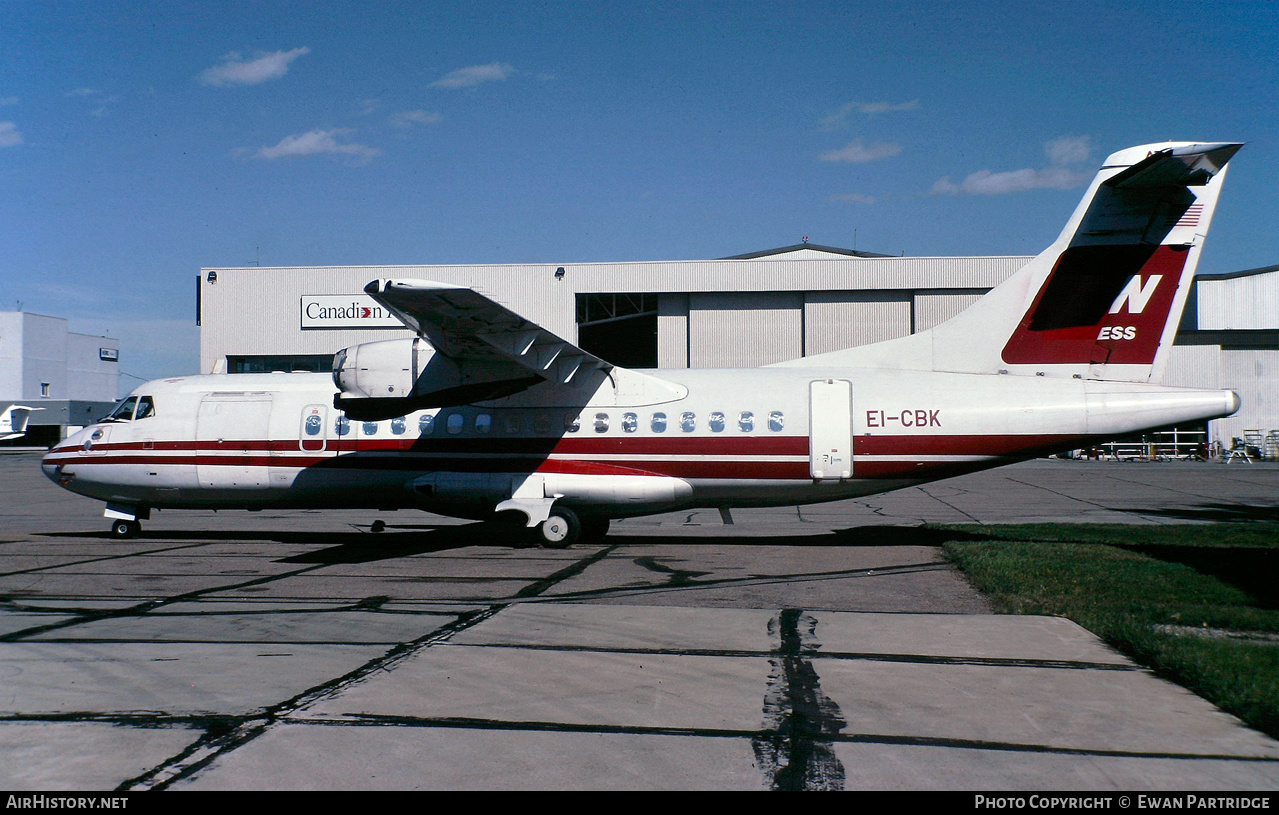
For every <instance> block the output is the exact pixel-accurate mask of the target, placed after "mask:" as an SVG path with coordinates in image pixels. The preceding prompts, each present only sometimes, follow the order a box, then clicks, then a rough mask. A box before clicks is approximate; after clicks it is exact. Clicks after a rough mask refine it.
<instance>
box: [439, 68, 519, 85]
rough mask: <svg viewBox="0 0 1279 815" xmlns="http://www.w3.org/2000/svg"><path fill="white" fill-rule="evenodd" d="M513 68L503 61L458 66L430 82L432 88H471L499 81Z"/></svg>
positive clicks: (511, 72) (508, 74)
mask: <svg viewBox="0 0 1279 815" xmlns="http://www.w3.org/2000/svg"><path fill="white" fill-rule="evenodd" d="M513 73H515V69H514V68H512V67H511V66H510V65H507V64H506V63H505V62H490V63H489V64H488V65H472V66H471V67H469V68H458V69H457V70H456V71H453V72H452V73H449V74H445V75H444V77H443V78H441V79H437V80H436V81H434V82H432V83H431V87H432V88H473V87H475V86H476V85H480V84H483V83H485V82H501V81H502V80H504V79H506V78H507V77H508V76H510V75H511V74H513Z"/></svg>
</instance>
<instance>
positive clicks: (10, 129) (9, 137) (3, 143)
mask: <svg viewBox="0 0 1279 815" xmlns="http://www.w3.org/2000/svg"><path fill="white" fill-rule="evenodd" d="M16 144H22V134H21V133H19V132H18V126H17V125H15V124H14V123H13V122H0V147H13V146H14V145H16Z"/></svg>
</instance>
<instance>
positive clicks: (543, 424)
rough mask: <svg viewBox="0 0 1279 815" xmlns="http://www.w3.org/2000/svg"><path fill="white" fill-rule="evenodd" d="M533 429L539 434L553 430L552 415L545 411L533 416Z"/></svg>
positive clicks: (543, 434) (542, 434)
mask: <svg viewBox="0 0 1279 815" xmlns="http://www.w3.org/2000/svg"><path fill="white" fill-rule="evenodd" d="M533 430H534V431H535V432H536V433H537V434H538V435H539V436H545V435H546V434H547V433H550V432H551V417H550V416H547V415H546V414H545V413H539V414H537V415H536V416H534V417H533Z"/></svg>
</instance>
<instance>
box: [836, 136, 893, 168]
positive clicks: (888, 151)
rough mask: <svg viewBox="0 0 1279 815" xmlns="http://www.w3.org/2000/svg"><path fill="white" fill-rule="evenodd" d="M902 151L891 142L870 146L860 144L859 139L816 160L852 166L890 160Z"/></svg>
mask: <svg viewBox="0 0 1279 815" xmlns="http://www.w3.org/2000/svg"><path fill="white" fill-rule="evenodd" d="M901 151H902V146H901V145H900V144H893V143H892V142H876V143H874V144H872V145H870V146H866V145H864V144H862V140H861V139H855V140H853V141H851V142H849V143H848V144H847V145H846V146H844V147H842V148H840V149H839V150H827V151H826V152H825V153H822V154H821V155H819V156H818V157H817V158H819V159H820V160H822V161H842V162H848V163H852V164H863V163H865V162H867V161H878V160H880V159H882V158H890V157H891V156H895V155H897V154H898V153H900V152H901Z"/></svg>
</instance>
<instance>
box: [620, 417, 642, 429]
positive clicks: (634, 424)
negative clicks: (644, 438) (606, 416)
mask: <svg viewBox="0 0 1279 815" xmlns="http://www.w3.org/2000/svg"><path fill="white" fill-rule="evenodd" d="M638 427H639V416H636V415H635V414H634V413H623V414H622V432H624V433H634V432H635V430H636V428H638Z"/></svg>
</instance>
